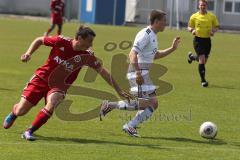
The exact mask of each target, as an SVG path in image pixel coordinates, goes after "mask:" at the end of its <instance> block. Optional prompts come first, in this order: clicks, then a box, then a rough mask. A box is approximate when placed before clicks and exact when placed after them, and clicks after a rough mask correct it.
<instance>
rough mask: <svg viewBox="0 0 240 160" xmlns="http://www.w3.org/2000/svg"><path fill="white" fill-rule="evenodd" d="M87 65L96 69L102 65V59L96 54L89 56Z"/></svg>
mask: <svg viewBox="0 0 240 160" xmlns="http://www.w3.org/2000/svg"><path fill="white" fill-rule="evenodd" d="M87 65H88V66H89V67H91V68H93V69H95V70H96V69H98V68H100V67H101V66H102V64H101V62H100V60H99V59H97V57H95V56H94V55H91V56H89V59H88V64H87Z"/></svg>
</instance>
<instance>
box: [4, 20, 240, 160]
mask: <svg viewBox="0 0 240 160" xmlns="http://www.w3.org/2000/svg"><path fill="white" fill-rule="evenodd" d="M48 27H49V23H48V22H45V21H30V20H23V19H8V18H0V32H1V34H0V108H1V112H0V117H1V118H0V119H1V121H3V119H4V117H5V116H6V115H7V114H8V113H9V112H10V110H11V108H12V105H13V104H14V103H16V102H17V101H18V100H19V98H20V95H21V92H22V89H23V88H24V86H25V84H26V82H27V81H28V80H29V78H30V77H31V76H32V74H33V72H34V70H35V69H36V68H37V67H39V66H40V65H42V64H43V63H44V61H45V59H46V58H47V56H48V53H49V48H47V47H41V48H40V49H39V50H38V51H37V52H35V54H34V56H33V57H32V59H31V61H30V62H29V63H28V64H24V63H21V62H20V59H19V58H20V55H21V54H23V53H24V52H25V51H26V49H27V47H28V46H29V44H30V42H31V41H32V40H33V39H34V38H35V37H37V36H41V35H43V33H44V32H45V31H46V29H47V28H48ZM77 27H78V24H77V23H67V24H65V25H64V28H63V35H65V36H70V37H72V36H74V33H75V30H76V28H77ZM91 27H92V28H93V29H94V30H95V31H96V33H97V37H96V39H95V42H94V47H93V48H94V49H95V52H96V56H98V57H99V58H101V59H102V60H103V63H104V66H105V67H106V68H108V69H109V70H110V69H111V68H113V70H114V69H115V70H116V69H118V68H119V65H120V64H115V65H113V66H111V62H112V58H113V57H114V56H116V55H119V54H124V55H127V54H128V52H129V50H130V49H127V50H121V49H119V48H118V47H117V49H116V50H114V51H111V52H106V51H104V45H105V44H106V43H108V42H115V43H117V44H119V43H120V42H121V41H123V40H131V41H132V40H133V39H134V36H135V34H136V33H137V32H138V30H139V29H140V28H136V27H113V26H103V25H92V26H91ZM54 32H56V30H55V31H54ZM158 36H159V48H160V49H164V48H166V47H169V46H170V44H171V42H172V39H173V38H174V37H175V36H180V37H181V45H180V46H179V49H178V50H177V51H176V52H174V53H173V54H172V55H170V56H169V57H167V58H164V59H161V60H159V61H156V62H155V63H157V64H161V65H163V66H165V67H167V68H168V70H167V72H166V73H165V74H164V75H163V76H161V77H160V79H161V80H162V81H166V82H168V83H170V84H171V85H173V90H171V92H168V93H167V94H162V95H160V96H159V97H158V99H159V104H160V105H159V109H158V110H157V111H156V112H155V113H154V116H153V117H154V118H152V119H150V120H149V121H148V122H146V123H144V124H143V125H141V126H140V127H141V128H140V129H138V131H139V133H140V134H141V136H142V138H132V137H129V136H127V135H126V134H125V133H123V132H122V131H121V129H122V125H123V124H124V123H125V122H126V120H127V119H128V118H129V117H131V116H133V115H134V113H133V112H124V111H117V110H115V111H113V112H112V113H111V114H109V116H107V117H106V118H105V119H104V121H102V122H100V121H99V119H98V118H96V119H92V120H89V121H64V120H61V119H59V118H58V116H56V115H54V116H53V117H52V118H51V119H50V120H49V121H48V123H47V124H46V125H45V126H43V127H42V128H41V129H40V130H38V131H37V132H36V136H37V138H38V140H37V141H34V142H28V141H25V140H22V139H21V138H20V135H21V133H22V132H23V131H24V130H25V129H26V128H27V127H28V126H29V125H30V124H31V122H32V120H33V118H34V117H35V115H36V114H37V113H38V111H39V109H40V108H41V107H42V106H43V105H44V102H43V101H41V102H40V103H39V104H38V105H37V106H36V107H34V108H33V109H32V110H31V111H30V112H29V113H28V114H27V115H25V116H24V117H19V118H18V120H17V121H16V123H15V124H14V126H13V127H12V128H10V129H9V130H4V129H3V128H1V129H0V153H1V155H0V160H6V159H7V160H15V159H18V160H25V159H30V158H31V159H34V160H37V159H51V160H53V159H56V160H62V159H64V160H65V159H71V160H72V159H91V160H92V159H111V160H115V159H116V160H119V159H125V160H127V159H129V160H130V159H131V160H136V159H139V160H140V159H144V160H155V159H167V160H180V159H184V160H193V159H195V160H200V159H201V160H205V159H206V160H223V159H226V160H237V159H239V156H240V138H239V133H240V128H239V123H240V118H239V117H238V116H239V113H240V83H239V82H240V65H239V64H240V63H239V59H240V54H239V51H240V45H239V42H240V36H239V35H237V34H235V35H234V34H226V33H217V34H216V35H215V37H214V38H213V41H212V44H213V47H212V52H211V57H210V59H209V61H208V64H207V80H208V81H209V83H210V86H209V87H208V88H202V87H201V86H200V82H199V81H200V80H199V75H198V72H197V64H196V63H193V64H191V65H189V64H188V63H187V61H186V55H187V52H188V51H189V50H192V51H193V48H192V36H191V34H190V33H188V32H186V31H185V30H183V31H175V30H168V29H166V31H165V32H163V33H159V34H158ZM85 73H86V70H85V69H84V70H83V71H82V72H81V74H80V75H79V78H78V80H77V81H76V82H75V85H80V86H85V87H86V86H87V87H89V88H92V89H96V90H101V91H105V92H106V93H110V94H114V95H116V94H115V92H114V90H113V89H112V88H111V87H109V86H108V85H107V84H106V83H105V82H104V81H103V80H102V79H101V77H99V76H98V77H97V79H96V81H95V82H94V83H93V82H91V83H88V82H86V81H84V80H83V77H84V75H85ZM94 94H95V93H94ZM96 96H97V93H96V94H95V95H94V96H93V97H85V96H81V95H67V97H66V99H68V100H73V104H72V106H71V108H70V111H71V112H72V113H74V114H79V113H83V112H86V111H88V110H91V109H94V108H96V106H97V105H99V104H100V102H101V100H100V99H97V98H95V97H96ZM204 121H213V122H215V123H216V124H217V126H218V135H217V139H216V140H214V141H209V140H206V139H203V138H201V137H200V136H199V133H198V130H199V126H200V124H201V123H202V122H204Z"/></svg>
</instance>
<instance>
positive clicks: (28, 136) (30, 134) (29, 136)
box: [22, 131, 36, 141]
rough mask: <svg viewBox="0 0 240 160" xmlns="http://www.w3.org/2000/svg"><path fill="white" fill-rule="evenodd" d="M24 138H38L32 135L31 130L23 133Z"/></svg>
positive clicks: (28, 139) (29, 139)
mask: <svg viewBox="0 0 240 160" xmlns="http://www.w3.org/2000/svg"><path fill="white" fill-rule="evenodd" d="M22 139H26V140H27V141H35V140H36V138H35V137H34V136H33V135H32V133H31V132H30V131H25V132H24V133H23V134H22Z"/></svg>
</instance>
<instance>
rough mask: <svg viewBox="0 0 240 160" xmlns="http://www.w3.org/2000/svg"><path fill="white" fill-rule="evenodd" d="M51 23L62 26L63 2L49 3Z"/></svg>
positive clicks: (57, 0)
mask: <svg viewBox="0 0 240 160" xmlns="http://www.w3.org/2000/svg"><path fill="white" fill-rule="evenodd" d="M50 8H51V21H52V23H53V24H62V23H63V20H62V17H63V13H64V2H62V1H61V0H55V1H51V3H50Z"/></svg>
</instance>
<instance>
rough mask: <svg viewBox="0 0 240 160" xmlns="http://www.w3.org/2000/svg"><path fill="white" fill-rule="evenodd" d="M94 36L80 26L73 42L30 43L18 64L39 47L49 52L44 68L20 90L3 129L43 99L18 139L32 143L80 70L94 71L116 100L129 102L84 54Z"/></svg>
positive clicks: (43, 40) (56, 38)
mask: <svg viewBox="0 0 240 160" xmlns="http://www.w3.org/2000/svg"><path fill="white" fill-rule="evenodd" d="M95 36H96V35H95V33H94V31H93V30H92V29H91V28H89V27H85V26H80V27H79V29H78V31H77V32H76V35H75V38H74V39H70V38H66V37H63V36H53V37H38V38H36V39H35V40H34V41H33V42H32V44H31V45H30V47H29V48H28V50H27V52H26V53H25V54H23V55H22V56H21V61H22V62H28V61H29V60H30V58H31V55H32V54H33V53H34V52H35V51H36V50H37V49H38V48H39V47H40V46H41V45H45V46H49V47H51V48H52V49H51V52H50V55H49V57H48V59H47V61H46V62H45V64H44V65H43V66H41V67H39V68H38V69H37V70H36V71H35V73H34V75H33V77H32V78H31V80H30V81H29V82H28V84H27V86H26V87H25V88H24V90H23V93H22V97H21V99H20V101H19V102H18V103H17V104H15V105H14V106H13V108H12V112H11V113H10V114H9V115H8V116H7V117H6V118H5V120H4V122H3V127H4V128H5V129H8V128H10V127H11V126H12V124H13V122H14V121H15V120H16V118H17V117H18V116H23V115H25V114H26V113H27V112H28V111H29V110H30V109H31V108H32V107H33V106H35V105H37V103H38V102H39V101H40V100H41V99H42V98H43V97H44V98H45V103H46V105H45V106H44V107H43V108H42V109H41V110H40V111H39V113H38V115H37V116H36V118H35V120H34V121H33V122H32V125H31V127H29V128H28V129H27V130H26V131H25V132H24V133H23V134H22V138H24V139H26V140H35V137H34V136H33V135H32V134H33V132H35V131H36V130H37V129H39V128H40V127H41V126H42V125H43V124H45V123H46V122H47V121H48V119H49V118H50V117H51V115H52V114H53V111H54V108H56V107H57V106H58V104H59V103H60V102H61V101H62V100H63V99H64V96H65V94H66V92H67V89H68V88H69V87H70V85H71V84H72V83H73V82H74V81H75V80H76V78H77V76H78V73H79V72H80V70H81V68H82V67H83V66H88V67H91V68H93V69H94V70H96V71H97V72H98V73H99V74H100V75H101V76H102V77H103V79H104V80H105V81H106V82H108V84H109V85H111V86H112V87H113V88H114V89H115V90H116V92H117V93H118V94H119V95H120V96H122V97H124V98H129V95H128V94H127V93H126V92H124V91H122V90H121V89H120V88H119V86H118V85H117V83H116V82H115V80H114V79H113V78H112V76H111V75H110V74H109V72H108V71H107V70H106V69H105V68H104V67H103V66H102V65H101V63H100V62H99V60H98V59H97V58H96V57H95V56H94V54H93V53H92V52H91V51H89V50H88V49H89V48H90V47H91V46H92V42H93V40H94V37H95Z"/></svg>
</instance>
